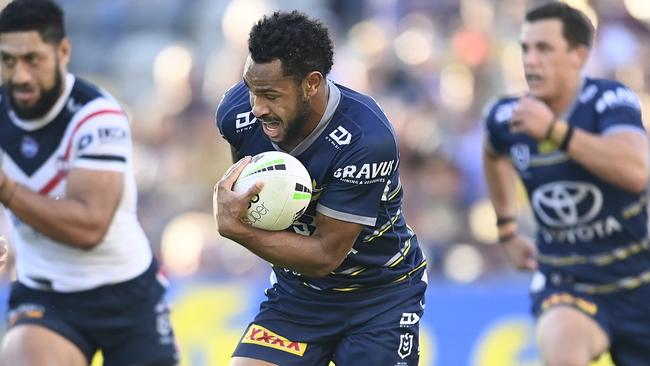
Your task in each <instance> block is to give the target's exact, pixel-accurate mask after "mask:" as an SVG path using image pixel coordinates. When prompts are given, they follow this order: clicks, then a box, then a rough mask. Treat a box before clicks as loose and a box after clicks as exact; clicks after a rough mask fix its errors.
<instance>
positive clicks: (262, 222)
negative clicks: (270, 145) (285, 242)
mask: <svg viewBox="0 0 650 366" xmlns="http://www.w3.org/2000/svg"><path fill="white" fill-rule="evenodd" d="M259 181H261V182H264V188H262V191H261V192H260V193H259V194H257V195H255V196H254V197H253V198H252V199H251V200H250V202H249V203H248V212H247V213H246V216H245V217H244V218H243V219H242V220H243V221H244V222H245V223H247V224H249V225H252V226H254V227H257V228H260V229H264V230H273V231H277V230H284V229H286V228H288V227H289V226H291V224H292V223H293V222H294V221H295V220H296V219H298V217H300V216H301V215H302V214H303V213H304V212H305V210H306V209H307V206H308V205H309V201H310V200H311V178H310V177H309V173H308V172H307V169H305V167H304V165H302V163H301V162H300V161H298V159H296V158H294V157H293V156H291V155H289V154H286V153H283V152H279V151H267V152H263V153H261V154H257V155H255V156H253V159H252V160H251V162H250V163H249V164H248V165H247V166H246V167H245V168H244V170H243V171H242V172H241V174H240V175H239V178H237V182H235V186H234V187H233V190H234V191H235V192H240V193H241V192H245V191H246V190H248V189H249V188H250V187H251V186H252V185H253V184H255V182H259Z"/></svg>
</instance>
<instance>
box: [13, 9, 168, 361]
mask: <svg viewBox="0 0 650 366" xmlns="http://www.w3.org/2000/svg"><path fill="white" fill-rule="evenodd" d="M69 58H70V43H69V41H68V39H67V38H66V37H65V31H64V26H63V11H62V10H61V9H60V8H59V6H58V5H56V4H55V3H54V2H52V1H51V0H16V1H14V2H12V3H10V4H9V5H8V6H7V7H6V8H5V9H4V10H3V11H2V13H0V62H1V65H2V81H3V87H2V94H0V95H1V99H0V152H1V154H2V161H3V164H2V169H0V203H2V205H3V206H4V207H5V208H6V209H7V210H8V213H9V217H10V218H11V220H12V222H13V226H14V228H15V234H16V235H14V236H13V240H14V244H15V245H14V247H15V250H16V271H17V281H16V282H15V283H14V284H13V285H12V292H11V296H10V300H9V301H10V303H9V309H10V312H9V316H8V322H9V327H10V328H9V331H8V332H7V334H6V335H5V338H4V342H3V349H2V359H3V361H4V364H5V365H44V364H48V365H65V366H68V365H70V366H77V365H88V364H89V363H90V360H91V359H92V357H93V354H94V353H95V352H96V351H97V350H98V349H101V350H102V352H103V355H104V360H105V364H106V365H120V366H122V365H133V366H135V365H149V366H151V365H159V366H162V365H175V364H176V363H177V352H176V347H175V342H174V336H173V332H172V330H171V327H169V320H168V308H167V306H166V304H165V301H164V298H163V296H164V291H165V287H164V283H163V282H162V281H161V279H162V278H161V277H160V276H159V275H158V274H157V264H156V262H155V261H154V259H153V256H152V253H151V248H150V246H149V242H148V240H147V238H146V237H145V235H144V232H143V230H142V228H141V226H140V224H139V222H138V219H137V215H136V201H137V198H136V195H137V190H136V185H135V178H134V175H133V168H132V156H131V155H132V146H131V136H130V129H129V123H128V120H127V117H126V115H125V113H124V111H123V110H122V109H121V108H120V106H119V105H118V103H117V102H116V101H115V100H113V98H112V97H110V96H109V95H107V94H106V93H105V92H103V91H102V90H100V89H98V88H97V87H95V86H93V85H92V84H90V83H88V82H85V81H83V80H81V79H79V78H76V77H75V76H74V75H72V74H69V73H68V72H67V64H68V61H69Z"/></svg>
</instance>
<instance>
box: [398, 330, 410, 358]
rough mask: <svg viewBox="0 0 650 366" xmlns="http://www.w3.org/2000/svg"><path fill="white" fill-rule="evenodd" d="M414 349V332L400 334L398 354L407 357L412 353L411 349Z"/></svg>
mask: <svg viewBox="0 0 650 366" xmlns="http://www.w3.org/2000/svg"><path fill="white" fill-rule="evenodd" d="M412 350H413V334H411V333H404V334H400V336H399V348H397V354H398V355H399V357H401V358H402V360H403V359H405V358H406V357H408V356H409V355H411V351H412Z"/></svg>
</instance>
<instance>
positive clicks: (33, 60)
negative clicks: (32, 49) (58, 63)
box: [25, 53, 38, 65]
mask: <svg viewBox="0 0 650 366" xmlns="http://www.w3.org/2000/svg"><path fill="white" fill-rule="evenodd" d="M25 61H27V63H29V64H30V65H35V64H36V63H38V55H36V54H33V53H30V54H29V55H27V56H25Z"/></svg>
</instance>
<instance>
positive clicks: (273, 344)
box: [241, 324, 307, 356]
mask: <svg viewBox="0 0 650 366" xmlns="http://www.w3.org/2000/svg"><path fill="white" fill-rule="evenodd" d="M241 343H250V344H256V345H258V346H263V347H270V348H275V349H277V350H280V351H284V352H288V353H291V354H294V355H296V356H302V355H303V354H304V353H305V351H306V350H307V343H300V342H293V341H290V340H288V339H286V338H285V337H283V336H281V335H278V334H275V333H273V332H271V331H270V330H268V329H266V328H264V327H262V326H259V325H257V324H251V326H250V327H249V328H248V330H247V331H246V334H245V335H244V338H243V339H242V341H241Z"/></svg>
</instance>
